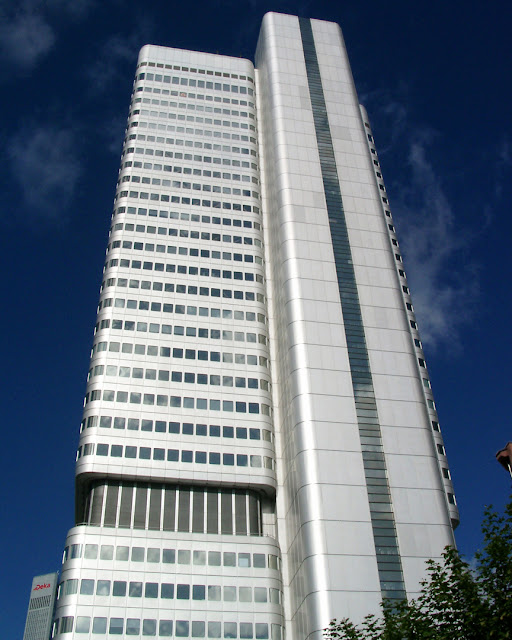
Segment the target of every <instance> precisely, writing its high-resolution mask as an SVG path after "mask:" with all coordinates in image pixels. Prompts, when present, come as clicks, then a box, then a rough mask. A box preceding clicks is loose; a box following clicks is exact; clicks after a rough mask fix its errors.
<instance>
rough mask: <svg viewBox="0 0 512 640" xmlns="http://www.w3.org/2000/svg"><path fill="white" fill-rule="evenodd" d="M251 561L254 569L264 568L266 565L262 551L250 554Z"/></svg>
mask: <svg viewBox="0 0 512 640" xmlns="http://www.w3.org/2000/svg"><path fill="white" fill-rule="evenodd" d="M252 561H253V566H254V567H255V568H256V569H264V568H265V567H266V563H265V554H264V553H254V554H253V556H252Z"/></svg>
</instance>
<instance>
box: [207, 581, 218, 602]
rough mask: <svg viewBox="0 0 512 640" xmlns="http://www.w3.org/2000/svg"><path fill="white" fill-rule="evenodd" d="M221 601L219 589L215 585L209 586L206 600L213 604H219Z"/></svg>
mask: <svg viewBox="0 0 512 640" xmlns="http://www.w3.org/2000/svg"><path fill="white" fill-rule="evenodd" d="M220 599H221V588H220V587H219V586H217V585H210V586H209V587H208V600H213V601H214V602H220Z"/></svg>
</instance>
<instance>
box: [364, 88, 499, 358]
mask: <svg viewBox="0 0 512 640" xmlns="http://www.w3.org/2000/svg"><path fill="white" fill-rule="evenodd" d="M408 92H409V90H408V87H407V86H405V85H404V86H401V87H399V88H398V90H397V95H396V96H391V95H390V94H389V93H388V92H386V91H376V92H371V93H368V94H366V95H365V96H363V100H362V102H363V104H365V102H366V103H367V108H368V107H369V108H368V111H369V114H370V117H371V115H372V111H374V112H375V113H376V120H378V127H379V128H380V129H381V130H382V132H383V137H385V139H384V140H382V141H379V130H378V129H377V130H376V131H375V128H374V131H375V135H376V137H377V139H376V144H377V149H378V150H379V155H380V157H381V159H382V161H383V170H384V178H386V173H385V172H386V167H387V166H388V163H389V165H390V166H391V163H393V165H394V167H395V170H394V171H395V175H394V177H393V179H391V180H389V182H388V183H387V188H388V192H389V194H390V199H391V206H392V212H393V217H394V220H395V222H396V223H397V224H396V227H397V236H398V240H399V242H400V245H401V250H402V253H403V255H404V266H405V269H406V273H407V279H408V283H409V284H410V288H411V292H412V300H413V303H414V308H415V312H416V316H417V318H418V324H419V327H420V331H421V337H422V340H423V342H424V343H426V344H428V346H429V347H431V348H436V347H441V346H443V347H448V348H454V349H458V348H459V347H460V339H459V336H460V332H461V329H462V327H463V326H464V325H465V324H467V323H468V322H471V321H472V320H473V319H474V318H475V316H476V313H477V308H478V305H477V301H478V298H479V295H480V273H479V271H480V267H479V263H478V261H477V259H475V258H474V257H473V251H472V249H473V248H474V246H475V241H476V239H477V237H476V233H475V231H474V229H468V228H467V227H466V226H465V223H464V220H465V216H464V211H461V210H458V208H457V204H458V203H457V202H452V200H451V199H450V196H449V195H448V193H449V190H448V189H447V187H446V184H445V181H444V180H443V178H442V177H441V176H440V175H439V173H438V172H437V171H436V169H435V160H434V158H435V157H436V153H438V150H439V148H440V143H442V142H443V140H442V138H441V135H440V134H439V132H437V131H435V130H433V129H432V128H430V127H427V126H424V125H422V126H418V125H417V124H416V123H414V122H413V121H412V117H411V114H410V112H409V109H408V108H407V106H406V104H407V96H408ZM502 151H503V154H502V155H503V156H504V157H505V158H506V151H507V150H506V148H505V146H504V147H503V149H502ZM388 152H390V153H389V156H390V157H389V160H388V159H387V158H384V156H386V155H388ZM391 156H392V157H391ZM437 157H439V156H437ZM486 215H487V217H488V220H489V221H490V220H491V218H492V214H491V212H489V211H488V212H486ZM484 227H485V225H484Z"/></svg>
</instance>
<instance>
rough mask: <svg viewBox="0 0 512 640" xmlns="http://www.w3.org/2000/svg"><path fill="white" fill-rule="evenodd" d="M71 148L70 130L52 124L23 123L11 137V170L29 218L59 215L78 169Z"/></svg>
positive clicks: (69, 194)
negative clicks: (32, 124)
mask: <svg viewBox="0 0 512 640" xmlns="http://www.w3.org/2000/svg"><path fill="white" fill-rule="evenodd" d="M75 149H76V144H75V134H74V133H73V131H72V130H70V129H59V128H57V127H56V126H47V127H44V126H32V127H26V128H24V129H23V130H22V131H20V132H19V133H18V134H17V135H15V136H14V137H13V139H12V140H11V143H10V145H9V147H8V156H9V159H10V161H11V172H12V174H13V177H14V179H15V181H16V182H17V183H18V185H19V187H20V189H21V192H22V197H23V201H24V204H25V208H26V210H27V211H28V212H29V215H30V217H31V219H34V218H36V219H37V218H39V219H45V220H58V219H60V218H61V217H62V215H63V213H64V212H65V209H66V207H68V205H69V204H70V201H71V199H72V197H73V195H74V193H75V189H76V186H77V183H78V179H79V177H80V174H81V172H82V168H81V165H80V162H79V161H78V158H77V156H76V152H75Z"/></svg>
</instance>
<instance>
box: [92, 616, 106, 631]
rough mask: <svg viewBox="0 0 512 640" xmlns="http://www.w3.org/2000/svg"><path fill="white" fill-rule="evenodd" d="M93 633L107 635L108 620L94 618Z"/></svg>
mask: <svg viewBox="0 0 512 640" xmlns="http://www.w3.org/2000/svg"><path fill="white" fill-rule="evenodd" d="M92 632H93V633H103V634H105V633H107V619H106V618H94V619H93V621H92Z"/></svg>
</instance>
